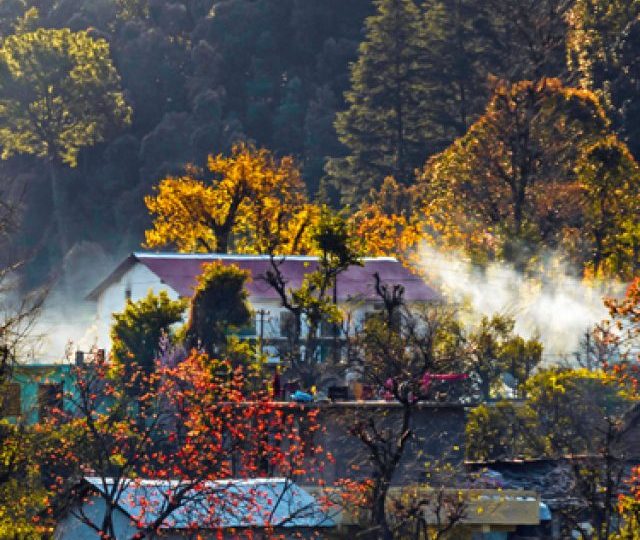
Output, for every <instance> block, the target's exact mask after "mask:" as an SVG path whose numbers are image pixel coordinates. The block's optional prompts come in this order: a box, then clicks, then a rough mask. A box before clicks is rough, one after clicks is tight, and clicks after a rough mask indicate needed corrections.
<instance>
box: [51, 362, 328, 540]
mask: <svg viewBox="0 0 640 540" xmlns="http://www.w3.org/2000/svg"><path fill="white" fill-rule="evenodd" d="M75 377H76V390H75V391H74V392H73V393H72V394H70V395H69V396H67V406H66V410H64V411H57V412H58V415H57V418H56V419H55V420H53V422H54V423H55V427H56V428H57V430H58V431H59V433H60V436H59V438H58V444H56V445H53V446H54V447H53V448H51V447H50V448H47V449H43V452H46V453H47V457H48V458H49V461H50V463H51V464H52V465H51V467H52V469H51V470H52V471H53V472H52V474H51V480H52V483H53V485H54V487H55V492H56V495H57V497H56V498H55V500H57V502H58V503H61V502H64V503H66V505H64V507H62V506H61V507H59V508H58V510H61V509H63V510H64V515H66V516H67V518H70V519H71V520H73V522H75V523H78V522H79V523H80V524H82V525H83V526H85V527H88V528H89V529H91V530H93V531H95V533H96V536H97V537H100V538H103V539H105V540H107V539H109V540H115V538H116V533H117V528H116V527H117V515H118V513H119V512H120V511H121V509H122V508H123V507H125V508H127V510H128V513H129V516H130V517H131V526H130V529H129V531H130V534H128V536H127V538H130V539H131V540H138V539H142V538H147V537H148V536H149V535H155V534H156V533H158V532H159V531H160V530H161V529H166V528H167V527H171V526H172V524H175V523H180V524H181V527H182V528H186V529H190V530H197V529H201V528H205V529H214V530H215V529H218V530H221V529H222V528H223V526H224V524H225V523H228V522H229V521H230V520H231V521H232V522H235V523H239V524H240V525H238V526H242V525H241V524H242V523H245V524H246V523H249V524H255V525H256V526H260V527H262V528H264V529H265V530H267V531H270V530H273V529H275V528H277V527H279V526H284V525H285V523H284V521H283V520H294V519H304V518H305V517H309V516H314V517H313V520H314V522H315V523H316V524H321V522H322V520H323V519H325V518H327V519H328V516H325V514H324V513H323V512H324V511H323V509H322V508H320V506H319V505H318V504H316V502H315V501H314V503H313V504H308V505H307V506H305V507H302V506H300V505H299V504H297V503H296V507H295V515H292V513H291V509H290V508H287V512H284V513H283V512H282V511H281V510H282V509H278V508H277V505H278V504H280V502H282V504H288V505H290V504H291V503H292V497H291V496H289V495H288V490H296V489H298V488H297V487H296V486H295V484H293V481H294V480H295V479H298V478H300V477H304V478H305V480H306V481H307V482H311V481H313V470H314V467H315V464H316V463H318V464H320V461H321V459H322V455H321V452H322V451H321V449H320V448H319V447H316V446H314V444H313V442H311V439H312V435H313V433H314V432H315V431H316V430H317V429H318V427H317V426H318V424H317V422H316V419H315V414H314V413H313V412H309V411H304V412H303V411H301V410H300V407H299V406H297V405H295V404H292V405H290V406H289V405H282V404H279V405H278V404H275V403H273V402H272V401H271V400H270V398H269V395H268V393H267V392H266V390H265V391H256V390H252V389H250V385H249V384H248V383H247V380H246V378H245V375H244V372H243V370H242V368H233V367H232V366H231V364H230V363H229V362H227V361H224V360H214V359H211V358H209V357H207V356H206V355H203V354H199V353H196V352H193V353H192V354H191V355H190V356H189V357H188V358H186V359H184V360H183V361H182V362H179V363H178V364H177V365H176V366H174V367H167V366H163V365H161V363H159V365H158V368H157V369H156V370H155V371H154V372H153V373H151V374H149V373H147V372H145V371H144V370H142V369H139V370H137V371H136V373H135V374H134V375H133V376H130V377H127V378H126V379H124V378H122V377H120V376H119V374H118V373H117V372H114V367H113V366H112V365H110V364H109V363H108V362H107V361H105V360H102V359H98V361H97V362H95V363H91V364H87V365H84V366H81V367H78V368H77V369H76V373H75ZM136 379H139V380H138V381H136ZM130 385H136V387H140V386H144V387H145V388H146V392H144V393H142V394H138V395H137V396H135V397H131V396H132V392H129V391H127V388H128V387H129V386H130ZM300 425H304V429H300V427H299V426H300ZM273 476H277V477H278V482H271V483H270V482H268V481H266V480H265V479H266V478H268V477H273ZM261 479H262V480H261ZM243 481H245V484H247V483H248V484H250V485H251V486H252V488H251V489H249V490H246V489H244V490H242V489H240V488H239V487H238V486H239V485H240V483H242V482H243ZM87 488H89V489H87ZM272 490H273V492H271V491H272ZM92 497H94V498H95V497H97V499H98V500H99V501H100V503H101V504H98V505H96V504H95V499H93V504H92V502H91V500H90V499H91V498H92ZM95 508H98V510H97V511H96V510H95ZM283 515H284V516H285V517H284V518H283ZM310 519H311V518H310ZM117 538H118V539H120V538H122V536H121V533H117Z"/></svg>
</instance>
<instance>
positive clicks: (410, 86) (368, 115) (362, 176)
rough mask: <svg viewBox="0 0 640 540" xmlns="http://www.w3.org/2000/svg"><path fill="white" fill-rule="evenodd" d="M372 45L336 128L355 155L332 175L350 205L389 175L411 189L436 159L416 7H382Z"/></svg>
mask: <svg viewBox="0 0 640 540" xmlns="http://www.w3.org/2000/svg"><path fill="white" fill-rule="evenodd" d="M375 5H376V8H377V11H376V13H375V14H374V15H372V16H370V17H369V18H368V19H367V20H366V21H365V28H366V39H365V41H364V42H363V43H362V44H361V45H360V49H359V57H358V60H357V61H356V62H355V63H354V64H353V65H352V67H351V90H349V91H348V92H346V93H345V99H346V101H347V104H348V109H347V110H346V111H343V112H340V113H338V115H337V117H336V122H335V127H336V130H337V132H338V136H339V138H340V141H341V142H342V143H343V144H344V145H345V146H346V147H347V148H348V151H349V154H348V155H347V156H346V157H345V158H341V159H333V160H330V161H329V163H328V164H327V172H328V174H329V176H330V177H331V179H332V181H333V182H335V183H337V184H338V187H339V189H340V191H341V192H342V196H343V198H344V199H345V200H346V201H353V200H358V199H359V198H360V196H361V195H363V194H365V193H368V192H369V190H370V189H371V188H372V187H379V186H380V184H381V183H382V180H383V179H384V178H385V177H386V176H393V177H395V178H396V179H398V180H399V181H401V182H409V181H410V180H411V178H412V176H413V174H414V170H415V168H416V167H419V166H420V165H421V164H422V163H423V162H424V159H425V157H426V156H427V154H428V145H427V143H426V142H425V133H426V131H427V127H428V122H429V114H428V113H429V110H428V109H429V103H428V94H429V93H428V79H427V76H426V75H427V66H426V58H427V53H428V50H427V38H426V32H425V25H424V19H423V14H422V12H421V10H420V9H419V8H418V7H417V6H416V4H415V3H414V2H413V0H376V2H375Z"/></svg>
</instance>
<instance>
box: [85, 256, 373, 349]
mask: <svg viewBox="0 0 640 540" xmlns="http://www.w3.org/2000/svg"><path fill="white" fill-rule="evenodd" d="M149 291H153V292H154V293H155V294H158V293H159V292H160V291H166V292H167V294H168V295H169V296H170V298H172V299H174V300H177V299H178V298H179V295H178V293H177V292H176V291H175V290H174V289H172V288H171V287H170V286H169V285H167V284H166V283H163V282H162V280H161V279H160V278H159V277H158V276H157V275H156V274H154V273H153V272H152V271H151V270H149V268H148V267H147V266H145V265H144V264H141V263H136V264H134V265H133V266H132V267H131V268H130V269H129V270H128V271H127V272H125V273H124V274H123V275H122V277H120V279H119V280H118V281H116V282H114V283H112V284H111V285H109V286H108V287H107V288H106V289H105V290H104V291H102V293H101V294H100V295H99V297H98V300H97V327H98V331H97V334H98V340H97V346H98V348H100V349H105V350H107V351H108V350H109V349H110V348H111V338H110V328H111V323H112V315H113V314H114V313H119V312H121V311H123V310H124V308H125V306H126V303H127V299H128V298H130V299H131V300H132V301H133V302H136V301H138V300H141V299H142V298H144V297H145V296H146V295H147V294H148V292H149ZM249 301H250V303H251V305H252V307H253V309H254V323H255V324H254V333H253V336H255V337H260V321H261V319H262V320H263V328H262V331H263V333H262V337H263V338H264V339H274V338H279V337H284V336H283V334H282V332H281V320H282V319H283V317H285V316H286V315H283V314H284V313H287V310H286V309H285V308H284V307H282V305H281V304H280V302H279V301H278V300H274V299H264V298H256V297H252V296H250V297H249ZM341 308H342V309H343V310H344V311H345V313H347V315H348V318H349V321H350V331H351V332H354V331H356V330H358V329H360V328H362V325H363V324H364V320H365V314H366V313H367V312H371V311H374V302H372V301H367V302H357V303H349V304H342V305H341ZM186 317H187V312H185V320H186ZM306 329H307V328H306V325H305V324H304V321H303V324H302V332H303V333H304V332H305V331H306Z"/></svg>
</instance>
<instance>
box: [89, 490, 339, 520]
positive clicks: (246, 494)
mask: <svg viewBox="0 0 640 540" xmlns="http://www.w3.org/2000/svg"><path fill="white" fill-rule="evenodd" d="M85 480H86V481H87V482H88V483H89V484H91V485H92V486H94V487H95V488H96V489H97V490H98V491H99V492H100V493H103V494H104V493H105V492H106V491H107V490H109V489H111V488H113V485H114V481H113V480H112V479H105V480H106V481H105V482H103V479H101V478H97V477H87V478H85ZM121 482H122V483H121V486H122V488H121V491H122V495H121V496H120V498H119V500H118V506H119V507H120V509H121V510H122V511H124V512H125V513H126V514H128V515H129V516H130V517H131V518H133V519H134V520H139V521H142V522H143V523H144V524H150V523H152V522H153V521H155V520H156V519H157V518H158V516H159V515H160V513H161V512H162V511H163V510H164V509H165V508H166V504H167V502H168V500H169V498H170V497H172V496H173V495H174V494H175V493H177V492H178V490H180V489H181V488H183V486H185V484H181V483H180V482H179V481H176V480H140V479H138V480H122V481H121ZM186 501H187V502H186V503H185V504H184V505H183V506H181V507H180V508H178V509H176V510H174V511H173V512H172V513H171V514H170V515H169V517H168V518H166V519H165V520H164V522H163V525H162V528H165V529H194V528H195V529H218V528H222V529H224V528H242V527H266V526H269V527H295V528H298V527H305V528H306V527H333V526H335V522H334V520H333V519H332V518H331V515H330V513H331V511H330V510H328V509H326V508H323V507H322V506H321V504H320V503H319V502H318V501H317V500H316V499H315V497H313V496H312V495H310V494H309V493H307V492H306V491H305V490H304V489H302V488H301V487H300V486H298V485H297V484H295V483H293V482H291V481H290V480H287V479H285V478H257V479H249V480H221V481H217V482H203V483H202V484H200V485H199V486H198V487H197V488H196V489H193V490H190V491H188V492H187V497H186Z"/></svg>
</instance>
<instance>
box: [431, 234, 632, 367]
mask: <svg viewBox="0 0 640 540" xmlns="http://www.w3.org/2000/svg"><path fill="white" fill-rule="evenodd" d="M419 260H420V266H421V270H422V272H424V274H425V275H426V276H427V277H428V279H429V280H430V281H431V282H432V283H433V284H434V285H437V286H439V287H440V289H441V290H442V291H443V293H444V294H445V296H446V297H447V299H449V300H451V301H453V302H455V303H459V304H463V305H467V306H469V307H470V308H471V311H472V316H473V317H479V316H483V315H488V316H490V315H493V314H494V313H502V314H506V315H510V316H512V317H513V318H514V319H515V321H516V327H515V330H516V332H517V333H519V334H520V335H522V336H523V337H526V338H531V337H534V336H535V337H539V338H540V339H541V341H542V343H543V345H544V351H545V352H544V356H545V362H546V363H553V362H558V361H562V360H563V359H568V358H569V357H570V355H572V354H573V353H574V352H576V351H578V350H579V348H580V343H581V340H582V338H583V336H584V335H585V332H587V331H588V330H589V329H591V328H592V327H593V326H594V325H595V324H597V323H599V322H601V321H602V320H604V319H606V318H607V310H606V309H605V307H604V304H603V298H604V297H605V296H609V295H611V294H616V293H617V292H618V291H619V290H620V287H621V286H620V284H617V283H612V284H611V285H609V286H607V287H606V289H605V287H603V286H590V285H587V284H585V283H584V282H582V281H581V280H580V279H577V278H576V277H574V276H572V274H571V273H570V272H569V271H568V269H567V267H566V266H564V265H563V264H561V263H560V262H559V257H554V256H550V257H548V258H547V259H546V262H545V263H544V264H543V269H542V271H540V272H539V273H538V274H537V275H536V276H535V277H527V276H524V275H523V274H522V273H520V272H518V271H517V270H516V269H515V268H514V267H513V266H510V265H508V264H505V263H497V262H494V263H490V264H489V265H488V266H486V267H483V268H482V269H481V268H478V267H477V266H474V265H473V264H471V262H469V260H468V259H465V257H464V256H462V255H461V254H459V253H455V252H447V253H443V252H441V251H438V250H437V249H434V248H432V247H429V246H423V247H422V248H421V250H420V258H419Z"/></svg>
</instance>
